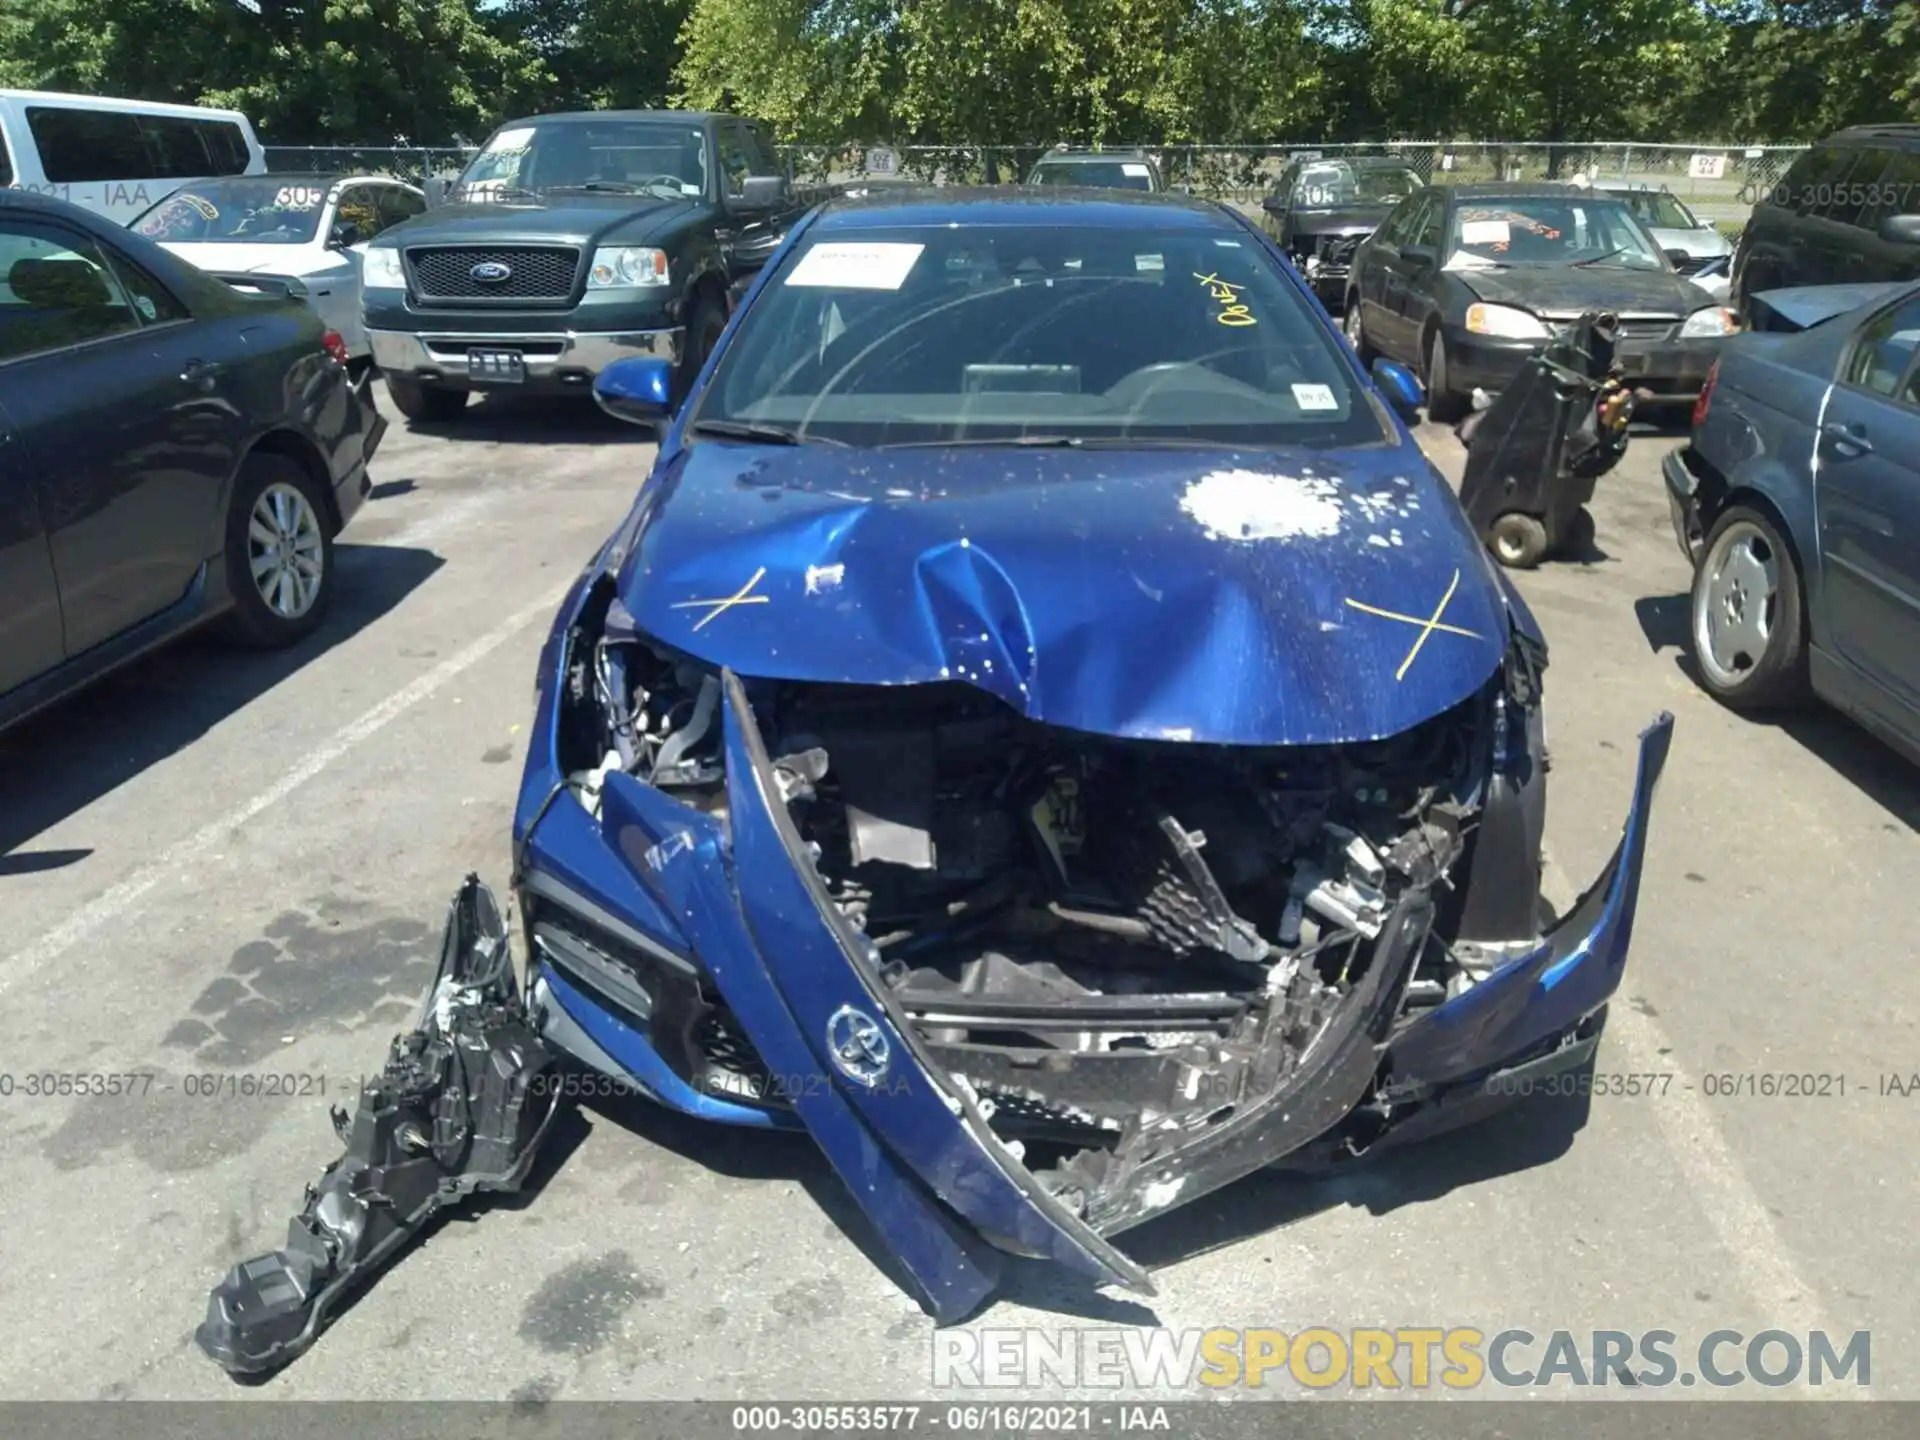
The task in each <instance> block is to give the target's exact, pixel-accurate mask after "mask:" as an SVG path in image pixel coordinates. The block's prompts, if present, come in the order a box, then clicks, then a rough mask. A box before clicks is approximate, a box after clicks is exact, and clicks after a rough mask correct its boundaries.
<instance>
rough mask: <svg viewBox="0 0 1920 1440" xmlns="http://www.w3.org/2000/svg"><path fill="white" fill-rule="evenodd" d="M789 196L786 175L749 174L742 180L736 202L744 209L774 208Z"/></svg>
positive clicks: (735, 198)
mask: <svg viewBox="0 0 1920 1440" xmlns="http://www.w3.org/2000/svg"><path fill="white" fill-rule="evenodd" d="M786 198H787V181H786V177H785V176H784V175H749V176H747V178H746V179H744V180H742V181H741V182H740V193H739V194H738V195H736V196H735V197H734V203H735V204H736V205H738V206H739V207H740V208H741V209H742V210H772V209H774V208H776V207H777V206H778V205H779V204H780V202H781V201H783V200H785V199H786Z"/></svg>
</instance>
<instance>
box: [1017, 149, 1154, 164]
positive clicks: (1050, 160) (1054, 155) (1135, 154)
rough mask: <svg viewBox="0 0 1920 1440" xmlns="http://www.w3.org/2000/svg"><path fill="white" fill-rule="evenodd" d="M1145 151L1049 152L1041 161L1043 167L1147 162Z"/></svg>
mask: <svg viewBox="0 0 1920 1440" xmlns="http://www.w3.org/2000/svg"><path fill="white" fill-rule="evenodd" d="M1146 158H1147V152H1146V151H1144V150H1049V151H1048V152H1047V153H1046V154H1044V155H1042V156H1041V157H1040V159H1039V162H1038V163H1039V164H1042V165H1049V164H1051V165H1057V164H1059V163H1061V162H1062V161H1066V162H1068V163H1069V164H1078V163H1079V162H1080V161H1083V160H1089V161H1091V160H1145V159H1146Z"/></svg>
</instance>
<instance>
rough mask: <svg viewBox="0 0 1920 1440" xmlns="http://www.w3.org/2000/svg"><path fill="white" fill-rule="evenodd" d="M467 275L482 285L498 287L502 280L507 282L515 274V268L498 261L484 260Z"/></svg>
mask: <svg viewBox="0 0 1920 1440" xmlns="http://www.w3.org/2000/svg"><path fill="white" fill-rule="evenodd" d="M467 273H468V274H470V275H472V276H473V278H474V279H476V280H478V281H480V282H481V283H482V284H485V285H498V284H499V283H500V282H501V281H502V280H505V279H506V278H507V277H508V276H510V275H512V274H513V267H512V266H511V265H502V264H501V263H500V262H499V261H498V260H482V261H481V262H480V263H479V264H478V265H476V266H474V267H473V269H472V270H470V271H468V272H467Z"/></svg>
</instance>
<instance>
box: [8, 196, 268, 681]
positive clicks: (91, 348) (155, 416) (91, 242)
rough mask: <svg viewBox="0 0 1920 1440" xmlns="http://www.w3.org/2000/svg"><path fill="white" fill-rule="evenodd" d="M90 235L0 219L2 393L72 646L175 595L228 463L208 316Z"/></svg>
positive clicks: (196, 562)
mask: <svg viewBox="0 0 1920 1440" xmlns="http://www.w3.org/2000/svg"><path fill="white" fill-rule="evenodd" d="M109 248H110V247H108V246H106V245H105V244H104V243H103V242H101V241H100V240H99V239H98V238H97V237H96V236H94V235H92V234H90V233H87V232H84V231H82V230H80V229H78V228H74V227H70V226H68V225H66V224H64V223H61V222H58V221H51V220H48V219H45V218H41V217H33V218H27V217H22V216H8V217H6V218H4V219H0V279H4V281H5V284H6V291H5V297H4V298H5V302H6V313H5V319H4V322H0V323H4V325H5V328H6V333H7V335H8V337H9V338H8V339H7V340H5V341H0V346H4V349H5V350H6V352H7V354H8V355H9V357H10V358H8V359H6V360H4V361H0V393H4V395H5V397H6V406H7V411H8V414H9V415H10V416H11V417H12V418H13V421H14V424H15V426H16V427H17V431H18V436H19V438H18V440H17V441H16V442H15V443H16V444H17V445H20V446H21V447H22V448H23V453H24V455H25V457H26V463H28V464H29V465H31V467H32V470H33V476H34V491H35V498H36V500H37V502H38V504H39V507H40V518H41V521H42V523H43V524H44V526H45V528H46V536H47V543H48V547H49V551H50V554H51V558H52V563H53V570H54V575H55V578H56V579H57V581H58V583H59V588H60V605H61V615H62V649H63V651H64V653H65V654H66V655H68V656H69V657H71V656H74V655H78V654H80V653H81V652H83V651H85V650H88V649H91V648H92V647H93V646H95V645H98V644H99V643H100V642H102V641H103V640H107V639H110V638H112V637H113V636H114V635H116V634H118V633H120V632H121V631H123V630H125V629H127V628H128V627H129V626H131V625H134V624H136V623H138V622H139V621H141V620H144V619H146V618H148V617H149V616H152V615H154V614H156V613H158V612H159V611H161V610H164V609H166V608H167V606H169V605H171V604H173V603H174V602H176V601H178V600H180V599H181V598H182V597H183V596H184V595H185V594H186V592H187V589H188V587H189V585H191V583H192V582H193V579H194V576H195V573H196V572H197V570H198V569H199V566H200V564H201V562H202V561H203V560H204V559H205V558H206V548H207V541H208V536H209V535H210V534H211V533H212V532H213V528H214V521H215V518H216V516H217V512H218V506H219V504H220V502H221V496H222V494H223V493H224V488H225V485H226V482H227V481H228V479H229V478H230V477H231V476H232V474H233V471H234V467H235V466H236V465H237V463H238V445H239V434H238V430H239V421H238V417H237V415H236V413H235V410H234V407H233V405H232V403H231V402H230V400H229V399H227V398H226V395H225V394H224V393H223V392H224V390H225V389H226V388H227V387H228V386H230V384H231V381H230V380H229V379H228V378H227V377H226V376H225V375H224V373H223V371H222V370H221V368H220V367H219V365H218V363H217V360H218V358H219V357H216V356H215V355H213V354H209V353H205V351H204V349H203V346H204V344H205V342H206V340H207V339H208V338H209V337H208V335H207V334H206V331H207V329H208V327H207V326H206V325H205V324H204V323H203V322H198V321H195V320H194V319H193V318H192V317H191V316H190V315H189V314H188V312H187V309H186V307H185V306H184V305H183V304H182V303H181V302H180V300H179V299H178V298H177V297H175V296H174V295H172V294H171V293H169V292H168V291H167V290H166V289H165V288H164V287H162V286H161V285H160V284H159V283H158V282H157V281H155V280H154V279H153V277H151V276H149V275H147V274H145V273H144V271H142V270H141V269H140V268H139V267H138V266H136V265H134V264H133V263H132V262H131V260H130V259H129V258H128V257H127V256H126V255H124V254H122V253H120V252H119V251H118V250H117V249H113V250H112V252H111V253H109Z"/></svg>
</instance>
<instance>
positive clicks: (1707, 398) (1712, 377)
mask: <svg viewBox="0 0 1920 1440" xmlns="http://www.w3.org/2000/svg"><path fill="white" fill-rule="evenodd" d="M1719 379H1720V362H1719V361H1718V360H1716V361H1714V362H1713V364H1711V365H1709V366H1708V367H1707V379H1706V383H1705V384H1704V385H1702V386H1701V387H1700V398H1699V399H1698V400H1696V401H1694V402H1693V428H1694V429H1696V430H1698V429H1699V428H1700V427H1701V426H1702V425H1703V424H1705V423H1706V419H1707V409H1708V407H1709V406H1711V405H1712V404H1713V387H1714V385H1715V384H1716V383H1718V381H1719Z"/></svg>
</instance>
